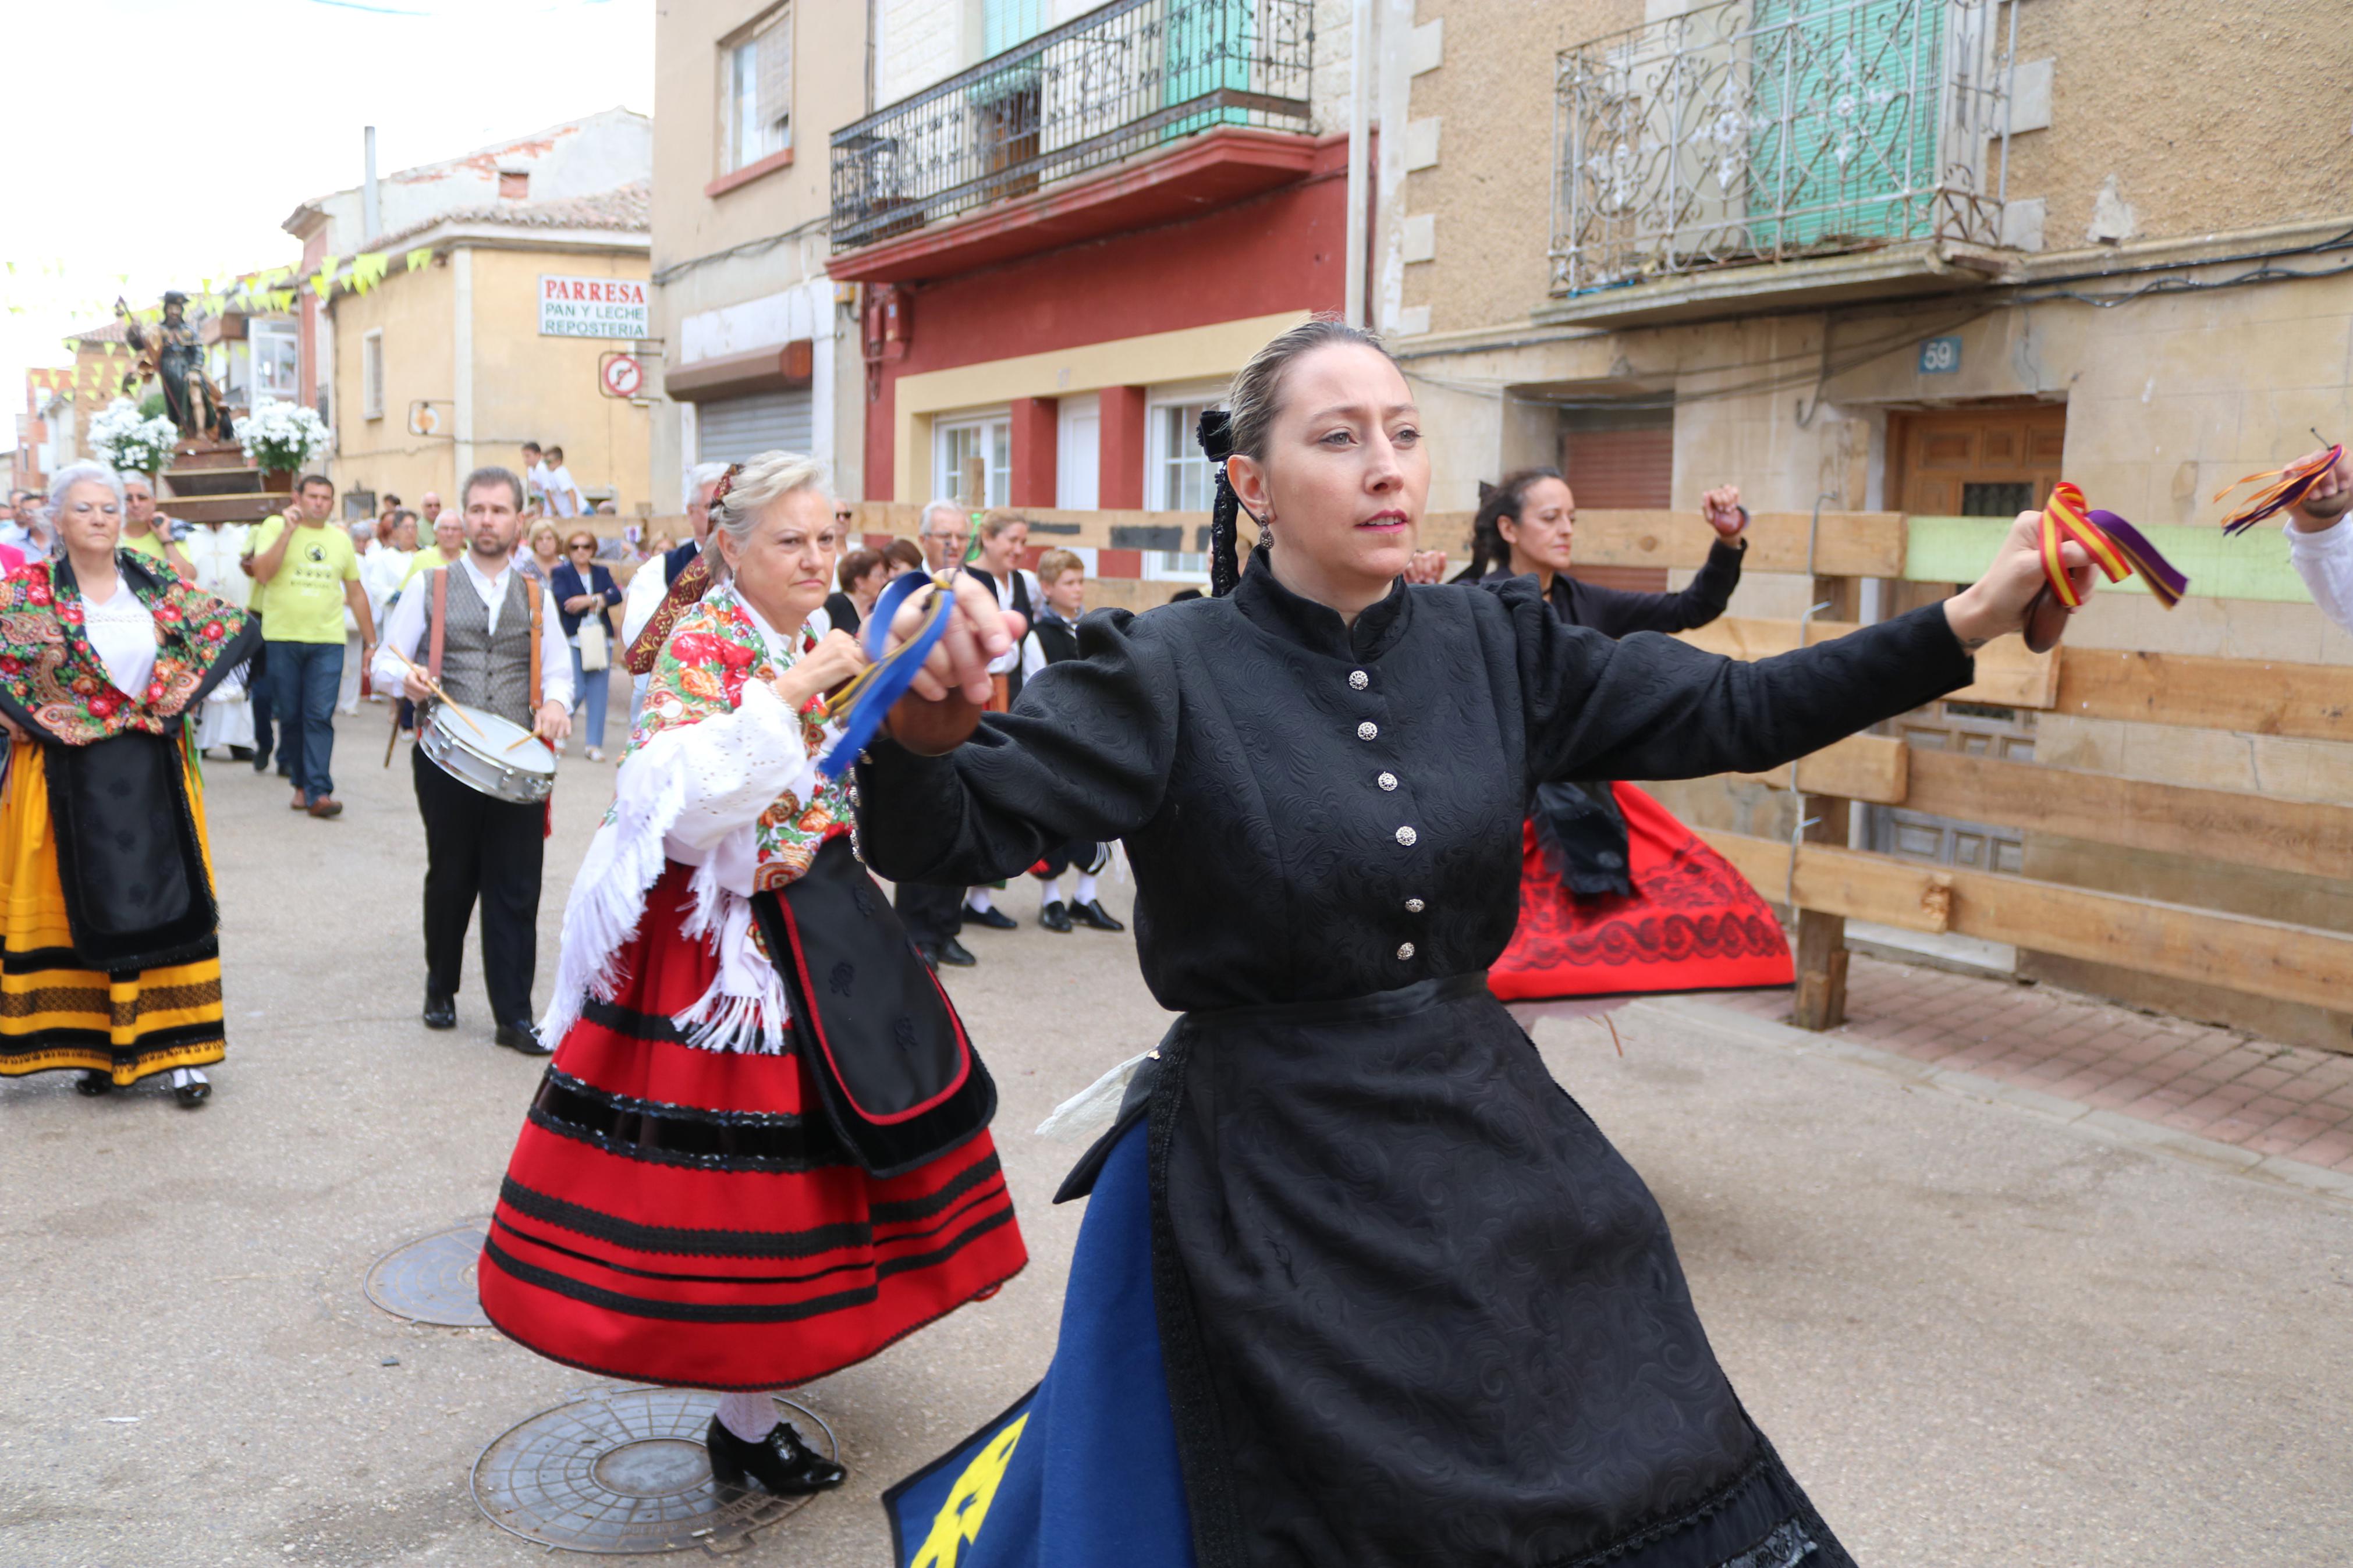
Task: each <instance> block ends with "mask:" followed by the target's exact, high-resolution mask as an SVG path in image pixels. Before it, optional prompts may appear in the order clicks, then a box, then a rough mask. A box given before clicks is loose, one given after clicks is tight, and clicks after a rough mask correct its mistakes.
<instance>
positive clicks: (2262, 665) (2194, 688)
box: [2052, 648, 2353, 741]
mask: <svg viewBox="0 0 2353 1568" xmlns="http://www.w3.org/2000/svg"><path fill="white" fill-rule="evenodd" d="M2052 706H2053V708H2054V709H2055V710H2056V711H2058V712H2061V713H2064V714H2067V715H2068V716H2070V717H2071V718H2082V719H2123V720H2130V721H2137V722H2139V723H2143V724H2174V725H2180V726H2184V727H2187V728H2190V729H2201V730H2235V731H2240V732H2242V733H2246V734H2255V735H2289V736H2295V737H2296V738H2299V739H2303V740H2310V741H2353V668H2337V667H2336V666H2332V665H2322V664H2284V663H2279V662H2276V661H2274V660H2271V659H2253V658H2196V657H2192V656H2190V655H2188V654H2170V653H2120V652H2114V651H2110V650H2108V649H2105V648H2067V649H2064V650H2063V653H2062V656H2061V658H2060V660H2059V685H2058V692H2057V697H2056V700H2055V701H2054V702H2053V704H2052Z"/></svg>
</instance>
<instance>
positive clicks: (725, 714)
mask: <svg viewBox="0 0 2353 1568" xmlns="http://www.w3.org/2000/svg"><path fill="white" fill-rule="evenodd" d="M800 643H801V639H800V638H798V637H780V636H778V635H777V634H776V632H775V630H774V629H773V628H772V627H770V626H767V625H766V624H765V622H764V621H763V620H762V618H761V617H760V616H759V615H758V614H757V612H756V611H754V609H753V608H752V606H751V605H750V604H749V603H748V601H747V600H746V599H744V597H742V596H740V595H738V593H737V592H736V591H735V590H733V588H729V587H722V588H718V589H715V590H713V591H712V593H711V595H710V596H709V597H707V598H705V599H704V600H703V602H702V605H699V606H697V607H695V608H694V609H692V610H690V611H689V612H687V613H686V615H685V616H683V617H682V618H681V619H680V620H679V622H678V624H677V626H676V628H675V630H674V631H673V632H672V633H671V635H670V637H669V639H668V641H667V642H666V643H665V644H664V645H663V647H662V651H661V653H660V656H659V660H658V662H657V664H656V666H655V668H654V670H653V672H652V675H651V678H650V680H649V685H648V688H647V691H646V700H645V705H644V709H643V710H642V715H641V719H640V727H639V729H638V731H637V732H636V734H635V735H633V736H632V738H631V741H630V749H629V752H628V756H627V757H626V758H625V759H624V761H623V763H622V764H621V768H620V772H619V775H618V778H617V786H616V799H615V803H614V806H613V809H612V811H611V813H610V814H609V815H608V816H607V818H606V821H605V825H604V826H603V827H601V828H600V829H599V830H598V832H597V835H596V841H595V842H594V844H592V845H591V847H590V848H589V851H588V855H587V858H586V861H585V862H584V863H583V865H582V867H581V870H580V875H579V878H578V879H577V881H575V884H574V887H573V892H572V896H571V900H570V902H569V904H568V906H567V907H566V909H565V921H564V926H565V929H564V952H563V959H562V964H561V968H560V970H559V972H558V974H557V977H556V987H555V998H554V1005H553V1006H552V1007H551V1009H550V1012H549V1015H548V1017H547V1018H546V1019H545V1020H544V1021H543V1023H542V1025H541V1029H542V1037H543V1038H545V1039H552V1040H560V1041H561V1042H562V1043H561V1044H560V1045H558V1046H557V1047H556V1050H555V1055H554V1060H553V1061H552V1062H551V1064H550V1066H549V1068H548V1071H547V1076H546V1079H545V1080H544V1081H543V1084H542V1085H541V1087H540V1089H539V1093H538V1095H537V1097H536V1098H535V1099H534V1100H533V1104H532V1108H531V1111H530V1114H529V1118H528V1120H527V1121H526V1122H525V1124H524V1127H523V1129H522V1136H521V1137H520V1139H519V1140H518V1141H517V1142H516V1145H515V1151H514V1157H513V1159H512V1162H511V1163H509V1165H508V1167H507V1173H506V1180H505V1182H504V1184H502V1186H501V1190H500V1194H499V1203H498V1208H497V1212H496V1214H495V1215H494V1217H493V1219H492V1222H491V1235H490V1239H489V1241H488V1243H487V1244H486V1246H485V1247H484V1248H483V1253H482V1262H481V1298H482V1306H483V1310H485V1311H486V1312H487V1313H488V1314H489V1315H490V1317H491V1321H493V1322H494V1323H496V1324H497V1325H498V1327H499V1328H500V1329H501V1331H503V1332H505V1333H506V1334H507V1335H508V1336H509V1337H511V1338H512V1339H515V1340H517V1341H519V1342H522V1344H524V1345H526V1346H528V1347H529V1348H530V1349H532V1350H533V1351H536V1352H539V1353H540V1354H542V1355H544V1356H547V1357H549V1358H550V1359H552V1360H555V1361H559V1362H563V1363H566V1364H568V1365H573V1366H577V1367H582V1368H585V1369H586V1370H588V1371H591V1372H596V1373H603V1374H605V1375H607V1376H611V1377H620V1378H628V1379H632V1380H636V1381H641V1382H647V1383H656V1384H674V1385H681V1386H687V1387H694V1388H708V1389H717V1390H722V1391H743V1392H741V1393H739V1394H730V1395H729V1396H728V1397H727V1398H725V1399H723V1401H722V1405H721V1409H720V1414H719V1416H718V1417H717V1418H715V1419H714V1420H713V1422H712V1430H711V1434H710V1437H709V1442H710V1446H711V1450H712V1468H713V1471H714V1473H715V1474H717V1475H718V1476H719V1477H720V1479H721V1481H722V1483H723V1485H725V1484H736V1485H740V1484H741V1481H742V1478H743V1476H744V1474H746V1473H749V1474H750V1475H751V1476H752V1477H753V1478H754V1479H755V1480H758V1481H759V1482H760V1483H761V1484H763V1485H766V1486H768V1487H769V1488H770V1489H772V1490H774V1489H790V1490H795V1491H807V1490H816V1489H821V1488H822V1487H825V1486H828V1485H833V1484H837V1483H838V1482H839V1479H840V1470H839V1467H838V1466H833V1465H831V1464H830V1463H829V1462H828V1461H824V1460H821V1459H818V1458H817V1457H816V1456H815V1455H813V1454H810V1453H808V1452H807V1449H806V1448H805V1447H803V1446H802V1445H801V1444H800V1442H799V1437H798V1434H797V1433H795V1432H793V1430H792V1427H791V1426H790V1424H789V1423H776V1422H775V1413H774V1408H773V1406H772V1405H770V1404H769V1401H768V1398H767V1395H766V1394H765V1391H767V1390H773V1389H781V1388H788V1387H792V1386H794V1385H797V1384H803V1383H806V1382H808V1381H809V1380H811V1379H813V1378H818V1377H822V1376H824V1375H825V1374H827V1373H832V1372H837V1371H839V1370H840V1369H841V1368H843V1367H845V1366H849V1365H850V1364H852V1363H856V1362H860V1361H863V1360H865V1359H866V1358H867V1357H868V1356H871V1355H872V1354H874V1353H875V1352H877V1351H880V1350H881V1349H883V1348H884V1347H885V1346H887V1345H890V1344H891V1343H892V1342H895V1341H897V1340H899V1339H901V1338H902V1337H903V1336H905V1335H907V1334H909V1333H912V1332H913V1331H915V1330H917V1329H920V1328H922V1327H923V1325H924V1324H926V1323H929V1322H931V1321H934V1320H935V1319H937V1318H939V1317H941V1316H943V1315H944V1314H945V1313H947V1312H950V1311H953V1310H955V1309H956V1308H957V1307H958V1306H961V1305H962V1304H963V1303H965V1302H966V1301H969V1300H974V1299H976V1297H981V1296H985V1295H987V1294H989V1293H991V1292H993V1291H994V1290H995V1289H997V1286H999V1285H1001V1284H1002V1283H1003V1282H1004V1281H1005V1280H1006V1279H1008V1278H1009V1277H1010V1276H1012V1275H1013V1274H1014V1273H1015V1272H1017V1271H1018V1269H1019V1268H1021V1267H1022V1265H1023V1263H1024V1262H1025V1261H1026V1260H1027V1257H1028V1255H1027V1253H1026V1252H1025V1250H1024V1248H1023V1246H1022V1240H1021V1233H1020V1230H1019V1227H1018V1226H1017V1225H1016V1224H1015V1223H1014V1216H1013V1205H1012V1200H1011V1198H1010V1196H1009V1195H1008V1194H1007V1192H1006V1187H1005V1180H1004V1177H1003V1175H1002V1174H1001V1173H1000V1172H999V1170H998V1168H997V1152H996V1148H995V1145H994V1144H993V1143H992V1142H990V1139H989V1136H988V1133H987V1121H988V1118H989V1116H990V1114H991V1112H992V1111H993V1110H994V1108H995V1089H994V1086H993V1085H992V1084H991V1083H990V1081H989V1079H988V1076H987V1071H986V1069H985V1068H982V1066H981V1064H980V1062H979V1059H978V1058H977V1057H976V1056H975V1055H974V1054H973V1052H972V1051H971V1048H970V1047H969V1044H968V1042H967V1041H966V1040H965V1037H964V1031H963V1026H962V1025H961V1023H960V1022H958V1020H957V1019H956V1017H955V1012H954V1010H953V1008H951V1007H950V1006H949V1005H948V1003H947V999H946V996H945V994H944V993H943V992H942V991H941V990H940V989H939V986H938V984H937V982H936V981H935V980H934V979H933V977H932V975H931V973H930V972H929V971H928V970H927V969H926V968H925V967H924V966H923V963H922V961H921V960H920V959H919V958H918V957H917V956H916V955H915V953H914V951H913V948H912V947H911V946H910V945H909V943H908V942H907V940H906V936H905V933H904V932H903V931H901V930H900V929H899V927H898V924H897V921H896V918H895V917H894V916H893V915H892V912H891V904H890V900H889V899H888V898H887V897H886V896H884V894H883V893H882V891H881V889H880V888H878V887H877V886H876V885H875V883H874V880H873V879H872V878H871V876H870V875H869V874H868V873H867V871H866V869H865V868H864V867H863V865H861V864H860V862H859V860H858V859H857V858H856V856H855V853H854V851H853V847H852V844H851V839H850V837H849V834H850V827H851V821H852V812H851V807H850V804H849V800H848V798H847V796H846V795H845V794H844V791H843V788H842V786H841V784H839V783H837V782H834V781H829V780H827V779H824V778H823V777H822V776H821V775H819V774H818V773H817V772H816V769H815V767H814V763H813V759H814V758H815V756H816V754H817V752H818V750H819V749H820V748H821V745H822V742H823V733H824V731H823V729H822V726H821V724H820V722H819V721H818V718H817V717H816V716H815V715H816V709H815V705H814V704H812V705H811V708H810V710H807V711H804V712H800V713H796V712H794V711H792V710H791V709H790V708H788V707H787V706H786V701H785V700H783V699H781V698H780V697H779V696H778V695H777V693H776V689H775V688H774V687H773V686H772V685H771V684H770V683H771V682H772V681H773V680H774V679H775V678H776V674H777V672H778V671H779V670H780V669H783V668H788V667H789V666H790V665H791V664H792V663H793V662H794V660H795V658H797V657H799V655H800V653H801V652H802V651H803V649H802V647H801V646H800ZM723 1423H724V1425H723ZM771 1423H774V1430H773V1431H772V1430H771V1426H770V1424H771ZM761 1433H768V1434H769V1435H768V1436H767V1437H766V1438H765V1439H764V1438H761V1437H760V1436H758V1434H761ZM769 1449H774V1450H776V1452H774V1453H769V1452H766V1450H769ZM779 1475H781V1476H783V1477H784V1478H785V1479H784V1480H783V1481H778V1480H776V1479H774V1478H775V1477H776V1476H779Z"/></svg>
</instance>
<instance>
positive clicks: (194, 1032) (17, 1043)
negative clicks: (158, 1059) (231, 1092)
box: [0, 1018, 227, 1058]
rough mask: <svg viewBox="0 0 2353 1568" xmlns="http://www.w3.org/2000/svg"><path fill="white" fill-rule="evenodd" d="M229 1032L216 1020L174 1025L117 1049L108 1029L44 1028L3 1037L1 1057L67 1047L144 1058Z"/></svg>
mask: <svg viewBox="0 0 2353 1568" xmlns="http://www.w3.org/2000/svg"><path fill="white" fill-rule="evenodd" d="M226 1035H227V1029H226V1027H225V1026H224V1025H223V1024H222V1022H221V1020H219V1019H217V1018H216V1019H213V1020H210V1021H209V1022H206V1023H201V1024H175V1025H174V1026H172V1027H171V1028H168V1029H151V1030H147V1031H145V1032H143V1033H142V1034H141V1035H140V1036H139V1037H137V1038H136V1039H133V1040H132V1042H131V1043H130V1044H128V1045H121V1046H118V1045H116V1044H115V1043H114V1036H113V1034H112V1032H111V1031H110V1030H106V1029H77V1028H44V1029H37V1030H34V1031H32V1032H31V1033H28V1034H22V1035H0V1058H5V1057H11V1056H19V1055H29V1054H31V1053H33V1052H36V1051H45V1050H58V1049H61V1048H66V1047H72V1048H76V1049H82V1050H98V1051H112V1052H113V1053H114V1054H115V1055H116V1056H118V1057H136V1056H145V1055H147V1054H148V1053H150V1052H152V1051H173V1050H178V1049H179V1048H180V1047H183V1046H208V1045H211V1044H212V1043H213V1042H214V1041H216V1040H218V1039H222V1038H224V1037H226Z"/></svg>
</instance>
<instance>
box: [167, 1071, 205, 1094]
mask: <svg viewBox="0 0 2353 1568" xmlns="http://www.w3.org/2000/svg"><path fill="white" fill-rule="evenodd" d="M210 1082H212V1079H208V1078H206V1076H205V1072H204V1069H203V1068H173V1069H172V1087H173V1088H174V1089H185V1088H187V1087H188V1086H189V1085H190V1084H192V1083H210Z"/></svg>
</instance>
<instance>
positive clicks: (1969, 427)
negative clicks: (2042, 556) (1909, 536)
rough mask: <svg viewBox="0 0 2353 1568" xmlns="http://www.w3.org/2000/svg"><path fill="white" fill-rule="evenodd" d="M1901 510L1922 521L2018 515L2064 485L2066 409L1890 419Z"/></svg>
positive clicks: (2007, 408) (1999, 408)
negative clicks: (2062, 456)
mask: <svg viewBox="0 0 2353 1568" xmlns="http://www.w3.org/2000/svg"><path fill="white" fill-rule="evenodd" d="M1888 424H1889V431H1888V433H1889V435H1890V437H1891V438H1892V439H1891V441H1890V456H1891V457H1892V458H1894V465H1895V471H1894V473H1892V474H1891V475H1889V479H1890V480H1891V481H1892V482H1891V483H1890V485H1889V486H1888V489H1890V490H1891V491H1892V492H1893V493H1894V496H1895V497H1896V501H1895V505H1896V509H1897V510H1900V511H1905V512H1910V513H1912V514H1913V515H1915V516H1919V517H2012V516H2015V515H2017V514H2018V513H2019V512H2021V511H2025V510H2028V509H2029V508H2031V507H2038V506H2041V505H2042V502H2043V500H2044V498H2045V497H2047V496H2049V495H2050V493H2051V487H2052V485H2055V484H2057V483H2058V482H2059V458H2060V453H2061V451H2062V450H2063V447H2065V445H2066V440H2067V407H2066V405H2064V404H2058V403H2011V404H2002V405H1994V406H1989V407H1981V408H1942V409H1937V410H1936V411H1935V412H1933V413H1926V414H1901V415H1897V416H1894V417H1893V418H1892V419H1890V420H1889V422H1888Z"/></svg>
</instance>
